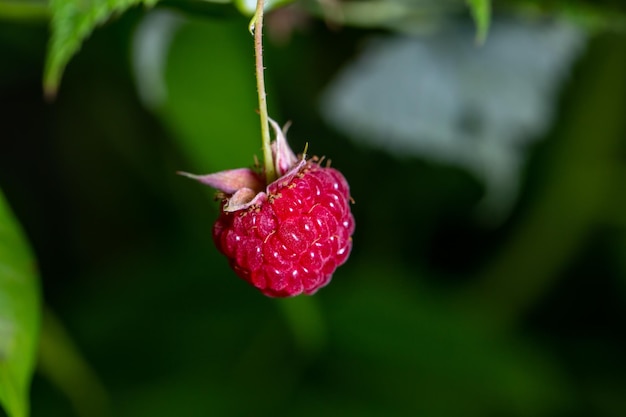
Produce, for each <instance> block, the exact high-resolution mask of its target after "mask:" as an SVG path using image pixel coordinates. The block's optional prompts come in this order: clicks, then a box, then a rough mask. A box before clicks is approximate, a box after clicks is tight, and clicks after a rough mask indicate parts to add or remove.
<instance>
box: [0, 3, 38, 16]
mask: <svg viewBox="0 0 626 417" xmlns="http://www.w3.org/2000/svg"><path fill="white" fill-rule="evenodd" d="M48 13H49V11H48V4H47V2H46V1H45V0H27V1H24V0H22V1H20V0H10V1H6V0H2V1H0V19H11V20H31V19H32V20H39V19H45V18H47V17H48Z"/></svg>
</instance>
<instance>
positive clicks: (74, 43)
mask: <svg viewBox="0 0 626 417" xmlns="http://www.w3.org/2000/svg"><path fill="white" fill-rule="evenodd" d="M157 1H158V0H83V1H76V0H51V2H50V7H51V9H52V10H51V11H52V22H51V32H52V34H51V38H50V45H49V48H48V57H47V60H46V67H45V70H44V91H45V93H46V95H47V96H49V97H50V96H54V95H55V94H56V91H57V89H58V87H59V83H60V82H61V77H62V75H63V71H64V69H65V66H66V65H67V64H68V62H69V61H70V59H71V58H72V56H73V55H74V54H75V53H76V52H78V50H79V49H80V47H81V45H82V43H83V42H84V41H85V39H86V38H87V37H88V36H89V35H90V34H91V32H92V31H93V30H94V29H95V28H96V26H98V25H100V24H102V23H104V22H105V21H106V20H107V19H109V18H110V17H111V16H112V15H113V14H116V13H122V12H123V11H125V10H126V9H128V8H129V7H131V6H134V5H136V4H140V3H143V4H145V5H146V6H152V5H154V4H155V3H156V2H157Z"/></svg>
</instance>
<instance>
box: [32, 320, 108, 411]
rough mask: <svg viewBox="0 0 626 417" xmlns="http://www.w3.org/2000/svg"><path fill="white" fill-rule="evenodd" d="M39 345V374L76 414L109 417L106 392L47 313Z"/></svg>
mask: <svg viewBox="0 0 626 417" xmlns="http://www.w3.org/2000/svg"><path fill="white" fill-rule="evenodd" d="M40 345H41V347H40V349H39V370H40V371H41V373H42V374H44V375H45V376H46V378H48V379H49V380H50V381H51V382H52V383H54V385H55V386H56V387H57V388H58V389H59V390H60V391H62V392H63V393H64V394H65V396H66V397H67V398H68V399H69V400H70V402H71V403H72V406H73V407H74V410H75V411H76V414H77V415H79V416H82V417H107V416H109V415H110V410H109V399H108V396H107V393H106V391H105V390H104V388H103V386H102V385H101V383H100V381H99V380H98V377H97V376H96V375H95V373H94V372H93V371H92V369H91V368H90V366H89V364H88V363H87V362H86V361H85V360H84V359H83V357H82V355H81V354H80V352H79V351H78V349H77V348H76V346H75V345H74V343H73V341H72V339H71V338H70V336H69V335H68V334H67V332H66V330H65V328H64V327H63V324H62V323H61V322H60V321H59V320H58V319H57V318H56V316H54V315H53V313H52V312H51V311H46V312H45V315H44V316H43V322H42V328H41V343H40Z"/></svg>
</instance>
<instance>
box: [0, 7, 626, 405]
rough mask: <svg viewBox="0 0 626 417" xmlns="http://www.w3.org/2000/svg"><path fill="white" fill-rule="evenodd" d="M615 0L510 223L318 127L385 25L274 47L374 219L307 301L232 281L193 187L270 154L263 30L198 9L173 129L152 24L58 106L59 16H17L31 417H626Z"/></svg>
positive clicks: (95, 67)
mask: <svg viewBox="0 0 626 417" xmlns="http://www.w3.org/2000/svg"><path fill="white" fill-rule="evenodd" d="M473 3H476V4H484V2H473ZM520 3H522V6H523V7H524V8H525V9H524V10H530V9H532V10H534V11H536V10H537V9H538V8H537V6H536V4H535V3H534V2H520ZM606 3H607V4H606V5H603V6H602V7H598V8H594V9H590V10H591V11H589V12H588V13H583V14H580V13H579V11H580V10H587V9H585V7H586V4H585V3H580V2H579V3H576V4H577V5H578V6H580V7H579V8H577V9H574V8H572V9H568V10H566V11H567V12H568V13H570V14H572V15H574V14H576V15H577V16H582V17H586V18H588V19H587V21H590V20H592V21H593V22H595V23H594V25H593V26H594V27H595V28H598V29H599V30H598V32H597V34H596V35H595V36H594V37H593V39H592V40H591V42H590V44H589V47H588V49H587V52H586V53H585V54H584V56H583V57H582V58H581V60H580V62H578V63H577V65H576V68H575V71H574V74H573V76H572V78H571V80H570V81H569V83H568V85H567V86H566V89H565V91H564V92H563V94H562V97H561V101H560V103H559V106H558V109H557V111H558V117H557V120H556V123H555V124H554V126H553V127H552V129H551V131H550V132H549V134H548V135H547V137H546V138H544V139H543V140H542V141H541V142H540V143H539V144H538V145H536V146H534V147H533V149H532V153H531V155H530V159H529V162H528V164H527V166H526V169H525V175H524V183H523V187H522V195H521V198H520V200H519V201H518V203H517V205H516V206H515V208H514V210H513V212H512V213H511V214H510V216H509V217H508V218H507V219H506V220H505V221H504V222H503V223H501V224H498V225H497V226H491V225H488V224H484V223H481V222H480V221H478V220H477V218H476V216H475V211H474V209H475V207H476V204H477V203H478V202H479V201H480V198H481V197H482V195H483V191H484V190H483V189H482V187H481V186H480V184H479V183H478V182H477V181H476V180H475V179H474V178H473V177H471V176H470V175H469V174H467V173H466V172H464V171H462V170H460V169H455V168H451V167H449V166H445V165H440V164H436V163H433V162H429V161H425V160H420V159H417V158H405V159H401V160H400V159H395V158H393V157H391V156H389V155H387V154H384V153H382V152H378V151H374V150H371V149H369V148H366V147H362V146H359V145H358V144H357V143H354V142H350V141H348V140H347V139H346V138H344V137H342V136H340V135H339V134H338V133H336V132H334V131H333V130H331V129H330V128H328V127H327V126H326V125H324V123H323V122H322V121H321V119H320V117H319V115H318V114H317V113H316V103H317V99H318V98H319V94H320V91H321V90H322V88H323V87H324V86H325V85H326V84H327V83H328V81H329V79H330V78H331V77H332V75H333V74H335V73H336V72H337V70H338V69H339V68H340V67H341V66H342V65H343V64H344V63H345V62H346V61H347V60H349V59H350V58H351V57H352V56H354V54H355V53H356V51H357V50H358V48H359V46H360V44H361V42H362V40H363V39H365V38H366V37H367V36H368V35H370V34H371V33H372V31H374V30H377V29H376V28H360V29H355V28H350V27H345V28H343V29H341V30H339V31H332V30H329V29H328V27H327V26H326V25H325V24H324V22H323V21H321V20H312V21H311V22H310V25H309V26H308V29H307V30H306V31H304V32H295V33H294V35H293V37H292V38H291V40H290V42H288V43H284V44H280V43H275V42H271V41H270V40H269V39H268V38H267V37H266V39H268V40H267V41H266V46H265V53H266V66H267V68H268V70H267V77H268V83H269V101H270V104H271V106H272V109H271V110H270V113H271V114H272V116H273V117H274V118H276V119H277V120H279V121H281V122H284V121H286V120H292V121H293V122H294V124H293V126H292V128H291V130H290V133H289V136H290V138H291V139H290V141H291V144H292V146H293V147H294V149H302V148H303V147H304V145H305V143H306V142H308V143H309V150H310V152H311V153H316V154H325V155H327V156H329V157H332V160H333V165H334V166H336V167H338V168H339V169H341V170H342V171H343V172H344V174H345V175H346V177H347V178H348V179H349V181H350V184H351V187H352V193H353V197H354V199H355V200H356V204H355V205H354V206H353V211H354V214H355V218H356V222H357V229H356V233H355V236H354V250H353V253H352V256H351V258H350V260H349V262H348V263H347V264H346V265H344V266H342V267H341V268H340V269H339V270H338V271H337V272H336V274H335V277H334V280H333V282H332V283H331V285H330V286H328V287H327V288H325V289H323V290H321V291H320V292H319V293H318V294H317V295H315V296H314V297H300V298H295V299H288V300H276V299H269V298H265V297H263V296H261V295H260V294H258V293H257V292H256V291H255V290H254V289H253V288H251V287H249V286H248V285H247V284H245V283H244V282H242V281H241V280H239V279H238V278H237V277H236V276H235V275H234V274H233V273H232V272H231V271H230V270H229V269H228V267H227V265H226V261H225V260H224V259H223V258H222V257H221V256H220V255H219V254H218V253H217V251H216V250H215V248H214V247H213V243H212V240H211V227H212V222H213V219H214V218H215V217H216V215H217V206H216V203H214V202H213V201H212V192H211V191H210V190H207V189H204V188H202V187H201V186H199V185H198V184H196V183H193V182H191V181H188V180H186V179H184V178H181V177H178V176H176V175H174V173H175V171H177V170H185V171H192V172H198V173H203V172H207V173H208V172H212V171H216V170H220V169H226V168H233V167H241V166H246V165H250V164H251V163H252V155H254V154H257V155H260V143H259V140H258V139H259V137H260V135H259V133H258V119H257V116H256V114H255V113H254V109H255V108H256V103H255V97H256V96H255V89H254V80H253V54H252V40H251V38H250V35H249V34H248V32H247V23H248V22H247V18H245V17H243V16H241V15H239V14H238V13H235V12H234V11H233V10H230V9H224V10H226V11H220V12H219V13H217V12H215V11H214V10H213V9H212V8H210V9H211V10H209V11H207V10H204V9H202V11H200V12H199V11H198V9H197V8H195V6H197V5H194V7H182V8H183V9H184V10H187V11H188V12H187V13H188V16H189V17H190V19H191V22H190V23H189V24H186V25H185V26H184V27H183V28H182V29H181V31H180V32H179V33H178V34H177V35H176V38H175V46H176V47H175V48H173V49H172V52H171V54H170V56H169V57H168V61H167V66H166V72H165V78H166V81H167V85H168V87H169V91H168V100H167V101H166V102H165V103H162V104H161V105H160V106H158V107H157V108H155V109H153V110H152V111H150V110H148V109H147V108H146V107H145V106H144V105H143V104H142V103H141V102H140V100H139V98H138V96H137V93H136V89H135V85H134V82H133V78H132V75H131V74H132V71H131V61H130V57H131V43H130V40H131V39H132V36H133V31H134V30H135V28H136V25H137V23H138V21H139V20H140V19H141V18H142V17H143V16H144V14H145V13H146V11H145V9H143V8H142V7H135V8H131V9H130V10H128V11H127V12H126V13H124V14H121V15H119V16H117V17H115V18H114V19H112V20H111V21H109V22H108V23H106V24H105V25H104V26H102V27H101V28H99V29H97V30H96V31H95V32H94V33H93V35H92V36H90V37H88V38H87V41H86V43H85V44H84V45H83V46H82V49H81V50H80V52H79V53H78V54H77V55H76V56H75V57H74V58H73V59H72V60H71V61H70V64H69V66H68V67H67V70H66V72H65V75H64V78H63V82H62V84H61V86H60V88H59V90H58V95H57V97H56V99H55V100H54V101H53V102H46V101H45V100H44V99H43V95H42V87H41V80H42V79H43V70H44V68H45V62H44V60H45V56H46V48H47V45H48V41H49V32H48V27H47V20H45V19H40V18H39V17H37V18H36V19H34V20H31V19H21V18H20V19H14V18H11V19H8V18H5V19H4V20H3V21H2V22H0V121H1V124H0V187H2V190H3V191H4V193H5V194H6V197H7V200H8V201H9V202H10V204H11V207H12V208H13V212H14V213H15V215H16V217H17V219H18V220H19V222H20V223H21V224H22V227H23V229H24V230H25V235H26V236H27V237H28V239H29V240H30V242H31V246H32V248H33V252H34V254H35V257H36V259H37V263H38V267H39V271H40V276H41V285H42V288H43V298H44V300H45V303H46V305H47V307H48V308H49V310H46V313H44V314H45V319H44V325H43V330H42V333H41V344H40V354H39V367H38V372H36V373H35V376H34V380H33V383H32V388H31V407H30V408H31V415H32V416H34V417H38V416H42V417H43V416H46V417H47V416H74V415H79V416H84V417H89V416H103V417H105V416H129V417H130V416H133V417H136V416H150V417H159V416H172V415H176V416H190V417H194V416H198V417H199V416H320V415H323V416H433V417H437V416H441V417H447V416H464V417H471V416H476V417H478V416H481V417H482V416H555V417H558V416H580V417H584V416H607V417H613V416H616V417H617V416H624V415H626V397H625V396H624V393H625V392H626V361H625V360H624V352H626V336H625V333H624V328H625V324H626V198H624V196H625V195H626V194H625V191H624V189H625V184H626V164H625V159H624V156H625V155H626V152H625V151H626V119H624V117H623V115H624V114H626V113H625V111H626V101H625V100H626V77H625V76H624V74H626V46H625V45H626V42H625V41H626V36H625V35H624V33H622V32H620V31H607V30H604V29H606V28H607V27H609V26H610V27H613V26H614V25H613V23H612V22H619V20H620V16H621V14H620V13H621V12H620V11H619V10H616V9H608V8H609V7H611V6H613V5H612V4H610V2H606ZM129 4H130V3H129ZM166 6H167V4H166ZM550 6H551V7H553V9H550V10H548V11H549V12H553V11H554V10H561V8H560V7H561V6H560V5H559V4H558V2H553V3H551V4H550ZM604 6H606V8H603V7H604ZM177 9H178V10H180V9H181V7H178V8H177ZM189 10H193V11H189ZM220 10H222V9H220ZM572 10H574V11H576V13H573V12H572ZM592 11H593V13H592ZM37 16H39V15H37ZM466 18H469V17H467V16H466ZM594 19H595V20H594ZM581 20H585V19H581ZM598 22H600V23H605V24H600V23H598ZM607 22H610V23H611V24H609V23H607ZM600 29H601V30H600ZM487 41H488V40H487ZM0 249H2V248H1V247H0ZM6 253H8V252H6ZM0 255H3V254H2V253H0ZM0 265H1V264H0ZM0 289H1V287H0ZM0 300H2V297H0ZM1 307H2V306H0V311H2V310H1ZM33 308H35V307H33ZM31 333H33V337H37V338H38V337H39V336H38V335H37V334H36V332H34V331H33V332H31ZM0 346H2V343H0ZM0 359H2V358H0ZM11 417H13V416H11Z"/></svg>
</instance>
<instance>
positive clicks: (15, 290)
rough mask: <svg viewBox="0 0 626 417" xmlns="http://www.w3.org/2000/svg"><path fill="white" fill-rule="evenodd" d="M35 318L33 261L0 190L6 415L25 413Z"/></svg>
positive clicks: (1, 389)
mask: <svg viewBox="0 0 626 417" xmlns="http://www.w3.org/2000/svg"><path fill="white" fill-rule="evenodd" d="M39 321H40V306H39V285H38V279H37V271H36V268H35V261H34V259H33V256H32V254H31V252H30V249H29V247H28V244H27V242H26V240H25V239H24V237H23V235H22V232H21V230H20V228H19V226H18V224H17V222H16V220H15V218H14V217H13V215H12V213H11V211H10V209H9V208H8V206H7V204H6V201H5V200H4V197H3V196H2V194H1V193H0V405H2V406H3V407H4V409H5V411H6V413H7V415H8V416H9V417H26V416H27V415H28V408H29V407H28V388H29V385H30V379H31V376H32V373H33V369H34V366H35V357H36V350H37V339H38V337H37V336H38V332H39Z"/></svg>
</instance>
